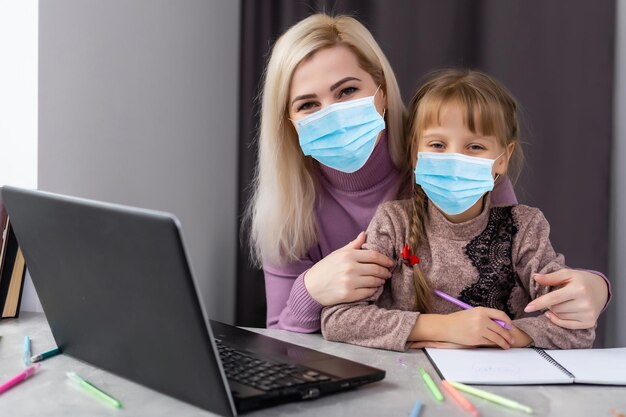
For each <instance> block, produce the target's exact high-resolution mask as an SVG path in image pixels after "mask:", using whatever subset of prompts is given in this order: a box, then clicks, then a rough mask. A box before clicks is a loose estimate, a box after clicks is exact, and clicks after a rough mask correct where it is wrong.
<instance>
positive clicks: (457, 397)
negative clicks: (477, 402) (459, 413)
mask: <svg viewBox="0 0 626 417" xmlns="http://www.w3.org/2000/svg"><path fill="white" fill-rule="evenodd" d="M441 386H442V387H443V389H444V390H445V391H446V392H447V393H448V394H450V396H451V397H452V398H454V401H456V402H457V404H458V405H460V406H461V408H462V409H464V410H465V411H467V412H468V413H470V414H471V415H473V416H474V417H480V413H479V412H478V410H477V409H476V407H474V404H472V403H471V402H469V400H468V399H467V398H465V397H464V396H463V394H461V393H460V392H459V391H457V389H456V388H454V387H453V386H452V385H450V383H449V382H448V381H446V380H445V379H444V380H443V381H441Z"/></svg>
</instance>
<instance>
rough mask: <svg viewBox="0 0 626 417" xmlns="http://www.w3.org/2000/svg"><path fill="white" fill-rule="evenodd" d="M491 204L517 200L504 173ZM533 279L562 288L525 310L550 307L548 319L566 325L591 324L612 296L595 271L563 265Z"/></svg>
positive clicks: (575, 326) (573, 327)
mask: <svg viewBox="0 0 626 417" xmlns="http://www.w3.org/2000/svg"><path fill="white" fill-rule="evenodd" d="M491 204H492V205H494V206H510V205H514V204H517V198H516V197H515V191H514V190H513V185H512V184H511V181H510V180H509V178H508V177H507V176H506V175H505V176H502V177H501V178H500V179H499V180H498V181H496V184H495V186H494V189H493V192H492V193H491ZM536 281H537V282H538V283H539V284H541V285H544V286H547V287H550V286H551V287H555V286H561V288H560V289H558V290H556V291H553V292H551V293H549V294H547V295H544V296H541V297H539V298H537V300H535V301H533V302H531V303H530V304H529V305H528V307H527V309H526V312H528V313H530V312H533V311H539V310H542V309H546V308H549V309H550V311H551V312H552V313H554V314H553V315H551V317H550V320H551V321H552V322H553V323H554V324H557V325H559V326H561V327H565V328H568V329H587V328H591V327H594V326H595V325H596V321H597V320H598V316H600V313H602V311H603V310H604V309H605V308H606V306H607V304H608V303H609V300H610V298H611V285H610V283H609V280H608V279H607V278H606V277H605V276H604V275H603V274H601V273H599V272H595V271H586V270H582V269H562V270H560V271H557V272H554V273H551V274H546V275H539V276H537V278H536Z"/></svg>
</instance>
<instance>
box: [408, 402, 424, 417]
mask: <svg viewBox="0 0 626 417" xmlns="http://www.w3.org/2000/svg"><path fill="white" fill-rule="evenodd" d="M421 409H422V402H421V401H420V400H417V401H415V405H414V406H413V410H411V415H410V417H417V416H419V415H420V410H421Z"/></svg>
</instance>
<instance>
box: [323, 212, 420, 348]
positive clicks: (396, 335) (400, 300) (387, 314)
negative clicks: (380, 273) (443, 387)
mask: <svg viewBox="0 0 626 417" xmlns="http://www.w3.org/2000/svg"><path fill="white" fill-rule="evenodd" d="M390 213H393V214H390ZM406 215H407V214H406V212H405V211H404V208H403V207H402V206H401V204H400V202H389V203H384V204H382V205H381V206H380V207H379V208H378V210H377V211H376V214H375V215H374V218H373V219H372V221H371V222H370V225H369V227H368V229H367V243H366V244H365V245H364V248H365V249H367V250H369V251H376V252H379V253H381V254H382V255H385V256H386V257H389V258H391V257H392V252H393V248H394V247H395V246H396V244H397V242H396V234H398V236H404V235H405V233H404V228H405V227H406V221H407V219H406ZM398 273H399V274H402V272H401V271H398ZM392 279H398V280H401V279H402V277H398V278H392ZM398 282H401V283H404V281H398ZM390 284H391V285H385V286H381V287H380V288H378V290H377V291H376V292H375V293H374V294H373V295H372V296H370V297H368V298H367V299H365V300H363V301H359V302H352V303H345V304H338V305H334V306H330V307H326V308H324V309H323V310H322V322H321V327H322V335H323V336H324V337H325V338H326V339H328V340H332V341H337V342H345V343H352V344H356V345H361V346H368V347H375V348H380V349H389V350H397V351H404V350H405V349H406V343H407V340H408V338H409V334H410V333H411V330H412V329H413V326H414V325H415V322H416V320H417V317H418V316H419V313H418V312H416V311H407V310H409V308H410V307H407V308H400V307H399V306H401V305H408V303H407V302H406V300H407V299H409V298H410V297H411V295H412V292H411V291H414V290H413V283H412V281H410V282H407V283H406V284H407V285H405V286H404V287H406V288H403V289H402V290H400V291H399V292H397V293H395V294H394V296H395V297H397V299H396V300H395V301H394V302H393V303H391V304H390V305H392V307H389V305H388V307H389V308H381V307H380V306H379V305H378V304H377V302H378V301H379V299H380V297H381V295H382V294H383V291H391V287H392V286H393V285H394V284H393V283H390ZM408 284H410V285H408ZM387 299H388V298H387ZM387 304H389V303H387Z"/></svg>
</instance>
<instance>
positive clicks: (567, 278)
mask: <svg viewBox="0 0 626 417" xmlns="http://www.w3.org/2000/svg"><path fill="white" fill-rule="evenodd" d="M534 278H535V281H537V282H538V283H539V284H541V285H547V286H552V287H554V286H560V288H559V289H556V290H554V291H551V292H549V293H548V294H545V295H543V296H541V297H539V298H536V299H535V300H533V301H532V302H530V303H528V305H527V306H526V308H525V309H524V311H525V312H527V313H531V312H533V311H538V310H542V309H546V308H547V309H549V311H547V312H546V316H547V317H548V318H549V319H550V321H552V323H554V324H556V325H557V326H561V327H564V328H566V329H588V328H590V327H593V326H595V324H596V320H597V319H598V316H599V315H600V312H602V309H603V308H604V306H605V305H606V300H607V299H608V297H609V291H608V287H607V283H606V281H605V280H604V278H602V277H601V276H599V275H596V274H593V273H591V272H588V271H580V270H575V269H561V270H560V271H556V272H553V273H551V274H546V275H542V274H536V275H535V277H534Z"/></svg>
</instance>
